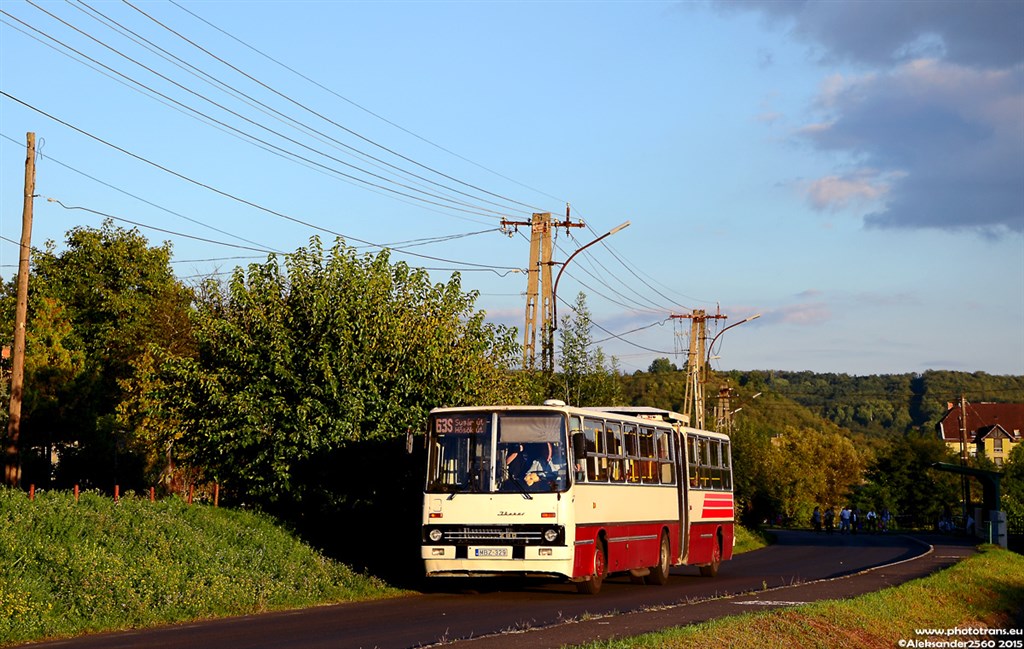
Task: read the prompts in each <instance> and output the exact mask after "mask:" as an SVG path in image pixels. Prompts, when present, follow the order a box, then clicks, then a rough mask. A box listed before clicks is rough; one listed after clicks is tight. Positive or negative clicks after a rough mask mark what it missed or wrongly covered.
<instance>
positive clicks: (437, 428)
mask: <svg viewBox="0 0 1024 649" xmlns="http://www.w3.org/2000/svg"><path fill="white" fill-rule="evenodd" d="M490 463H491V415H490V413H486V412H480V413H451V414H443V415H438V416H436V417H433V418H432V419H431V422H430V446H429V463H428V469H427V491H429V492H435V493H436V492H441V493H451V494H456V493H463V492H469V493H481V492H486V491H489V490H490V484H491V472H490Z"/></svg>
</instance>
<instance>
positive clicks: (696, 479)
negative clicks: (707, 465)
mask: <svg viewBox="0 0 1024 649" xmlns="http://www.w3.org/2000/svg"><path fill="white" fill-rule="evenodd" d="M687 445H688V446H689V448H688V449H687V450H688V451H689V452H690V458H689V460H690V465H689V468H690V486H691V487H695V488H696V487H700V467H699V463H700V455H699V447H698V445H697V438H696V437H690V438H688V439H687Z"/></svg>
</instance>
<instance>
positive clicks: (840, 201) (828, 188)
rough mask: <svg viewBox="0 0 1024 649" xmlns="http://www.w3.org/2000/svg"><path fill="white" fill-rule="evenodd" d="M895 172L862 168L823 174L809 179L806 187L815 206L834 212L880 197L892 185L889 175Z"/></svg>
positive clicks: (867, 202)
mask: <svg viewBox="0 0 1024 649" xmlns="http://www.w3.org/2000/svg"><path fill="white" fill-rule="evenodd" d="M897 175H898V174H884V175H883V174H880V173H878V172H877V171H875V170H873V169H862V170H859V171H857V172H855V173H853V174H849V175H844V176H837V175H832V176H825V177H823V178H819V179H817V180H814V181H811V182H810V183H808V185H807V187H806V190H805V191H806V193H807V198H808V200H809V201H810V203H811V206H812V207H813V208H814V209H816V210H818V211H832V212H835V211H838V210H844V209H848V208H851V207H856V206H860V205H870V204H873V203H877V202H878V201H881V200H882V199H884V198H885V196H886V195H887V194H888V193H889V190H890V189H891V188H892V184H891V178H893V177H895V176H897Z"/></svg>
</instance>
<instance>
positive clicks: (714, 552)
mask: <svg viewBox="0 0 1024 649" xmlns="http://www.w3.org/2000/svg"><path fill="white" fill-rule="evenodd" d="M720 565H722V535H721V533H719V534H718V538H717V539H716V540H715V544H714V546H713V547H712V548H711V563H709V564H707V565H706V566H701V567H700V576H701V577H717V576H718V567H719V566H720Z"/></svg>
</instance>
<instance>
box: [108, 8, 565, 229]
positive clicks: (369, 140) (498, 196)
mask: <svg viewBox="0 0 1024 649" xmlns="http://www.w3.org/2000/svg"><path fill="white" fill-rule="evenodd" d="M122 2H124V3H125V4H127V5H128V6H130V7H132V8H133V9H135V10H136V11H139V13H142V14H143V15H145V16H146V17H148V18H150V19H151V20H154V22H157V24H159V25H160V26H161V27H164V28H165V29H167V30H168V31H170V32H172V33H174V34H176V35H178V36H179V37H181V38H183V39H185V40H186V41H188V42H189V43H192V41H189V40H188V39H187V38H185V37H184V36H181V35H180V34H177V32H175V31H174V30H172V29H170V28H169V27H167V26H166V25H163V24H162V23H160V22H159V21H156V20H155V19H153V18H152V17H151V16H149V15H148V14H146V13H145V12H142V11H141V10H140V9H138V8H137V7H135V6H134V5H132V4H131V3H130V2H128V1H127V0H122ZM171 4H173V5H174V6H176V7H178V8H179V9H181V10H183V11H185V12H186V13H188V14H190V15H192V16H193V17H195V18H196V19H198V20H201V21H202V22H204V23H206V24H207V25H209V26H210V27H212V28H213V29H216V30H217V31H219V32H221V33H222V34H224V35H226V36H228V37H229V38H232V39H233V40H235V41H237V42H238V43H240V44H242V45H244V46H245V47H247V48H249V49H250V50H252V51H254V52H256V53H257V54H259V55H260V56H263V57H264V58H267V59H269V60H271V61H273V62H274V63H277V64H278V65H280V66H282V67H284V68H285V69H287V70H289V71H291V72H293V73H295V74H298V75H299V76H300V77H302V78H303V79H305V80H306V81H309V82H310V83H313V84H314V85H316V86H318V87H320V88H321V89H323V90H326V91H328V92H331V94H333V95H334V96H336V97H339V98H340V99H343V100H344V101H346V102H348V103H350V104H352V105H353V106H356V107H357V108H360V109H361V110H363V111H365V112H368V113H370V114H371V115H373V116H374V117H377V118H378V119H381V120H383V121H385V122H387V123H388V124H390V125H392V126H395V127H396V128H399V129H401V130H402V131H404V132H406V133H408V134H410V135H413V136H414V137H417V138H418V139H420V140H422V141H424V142H427V143H428V144H431V145H433V146H435V147H437V148H440V149H443V150H444V151H445V152H446V153H449V154H451V155H455V156H456V157H459V158H461V159H463V160H465V161H467V162H470V163H471V164H474V165H476V166H478V167H480V168H482V169H484V170H485V171H489V172H491V173H494V174H495V175H498V176H501V174H497V173H496V172H494V171H491V170H489V169H487V168H486V167H483V166H482V165H479V164H477V163H474V162H472V161H471V160H468V159H466V158H463V157H462V156H459V155H458V154H455V153H453V152H451V151H448V150H447V149H444V147H440V146H439V145H436V144H434V143H433V142H430V141H428V140H426V139H425V138H422V137H420V136H418V135H416V134H415V133H412V132H411V131H409V130H407V129H405V128H402V127H401V126H398V125H397V124H395V123H393V122H391V121H389V120H386V119H384V118H383V117H381V116H380V115H377V114H376V113H372V112H371V111H369V110H367V109H366V108H363V107H362V106H359V105H358V104H356V103H355V102H352V101H351V100H349V99H346V98H345V97H342V96H341V95H339V94H337V93H334V92H332V91H330V90H329V89H327V88H325V87H324V86H322V85H320V84H319V83H316V82H315V81H313V80H312V79H310V78H308V77H306V76H305V75H302V74H300V73H298V72H296V71H295V70H292V69H291V68H289V67H288V66H286V65H284V64H283V63H281V62H279V61H277V60H276V59H273V58H272V57H270V56H268V55H266V54H264V53H263V52H261V51H259V50H258V49H256V48H254V47H252V46H251V45H249V44H248V43H245V42H244V41H242V40H240V39H238V38H237V37H235V36H233V35H231V34H228V33H227V32H226V31H224V30H223V29H220V28H219V27H217V26H216V25H213V24H212V23H210V22H209V21H207V20H205V19H203V18H201V17H199V16H198V15H196V14H195V13H193V12H191V11H189V10H187V9H185V8H184V7H182V6H181V5H180V4H178V3H177V2H174V1H173V0H171ZM192 45H194V46H195V47H196V48H198V49H200V50H202V51H203V52H205V53H206V54H208V55H209V56H211V57H212V58H214V59H216V60H218V61H220V62H221V63H223V64H224V65H226V66H228V67H230V68H232V69H233V70H235V71H236V72H238V73H239V74H242V75H244V76H246V77H249V78H250V79H252V81H254V82H255V83H258V84H260V85H263V86H264V87H266V88H267V89H268V90H270V91H271V92H274V93H276V94H278V95H280V96H281V97H282V98H284V99H287V100H289V101H292V102H293V103H296V105H298V106H299V107H300V108H303V109H305V110H307V111H309V112H311V113H312V114H314V115H316V116H317V117H320V118H321V119H324V120H325V121H328V122H330V123H331V124H334V125H335V126H337V127H338V128H340V129H342V130H344V131H346V132H348V133H351V134H352V135H354V136H355V137H357V138H359V139H361V140H363V141H365V142H367V143H368V144H372V145H373V146H376V147H378V148H380V149H381V150H383V151H386V152H388V153H390V154H391V155H394V156H396V157H398V158H401V159H403V160H405V161H407V162H410V163H412V164H415V165H416V166H418V167H421V168H423V169H426V170H428V171H431V172H432V173H435V174H437V175H439V176H441V177H443V178H447V179H448V180H451V181H453V182H457V183H459V184H461V185H463V186H466V187H470V188H472V189H475V190H477V191H480V192H483V193H485V194H488V195H490V196H494V197H496V198H501V199H502V200H505V201H508V202H511V203H514V204H517V205H521V206H523V207H526V208H529V209H531V210H532V211H535V212H543V211H544V210H543V209H541V208H538V207H535V206H532V205H529V204H527V203H523V202H520V201H517V200H515V199H512V198H509V197H507V196H502V195H500V194H496V193H494V192H490V191H488V190H485V189H483V188H481V187H477V186H476V185H473V184H471V183H467V182H464V181H461V180H459V179H458V178H454V177H452V176H449V175H448V174H445V173H443V172H441V171H438V170H437V169H434V168H432V167H430V166H427V165H424V164H422V163H420V162H417V161H416V160H413V159H412V158H409V157H407V156H404V155H402V154H401V153H398V152H397V151H393V150H392V149H390V148H388V147H386V146H384V145H382V144H380V143H378V142H376V141H374V140H372V139H370V138H368V137H365V136H363V135H361V134H360V133H357V132H355V131H354V130H352V129H349V128H347V127H345V126H343V125H341V124H338V123H336V122H334V121H333V120H331V119H329V118H327V117H325V116H324V115H322V114H320V113H318V112H316V111H313V110H312V109H309V108H308V107H306V106H302V105H301V104H298V103H297V102H295V101H294V100H292V99H291V98H290V97H287V96H285V95H283V94H281V93H279V92H277V91H276V90H274V89H273V88H270V87H269V86H266V85H265V84H263V83H262V82H261V81H259V80H258V79H256V78H254V77H251V76H250V75H248V74H246V73H245V72H244V71H242V70H240V69H238V68H236V67H235V66H233V65H231V64H230V63H228V62H227V61H224V60H223V59H221V58H220V57H218V56H216V55H215V54H213V53H211V52H209V51H207V50H205V49H204V48H202V47H201V46H199V45H198V44H195V43H192ZM501 177H502V178H505V179H506V180H511V181H512V182H516V181H514V180H512V179H510V178H507V177H505V176H501ZM516 184H519V185H521V186H524V187H527V188H528V189H531V190H533V191H537V192H538V193H542V194H543V193H544V192H540V191H539V190H536V189H533V188H531V187H528V186H526V185H522V183H518V182H517V183H516ZM547 195H548V196H549V197H551V198H554V197H552V196H550V194H547ZM563 202H564V201H563Z"/></svg>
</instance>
